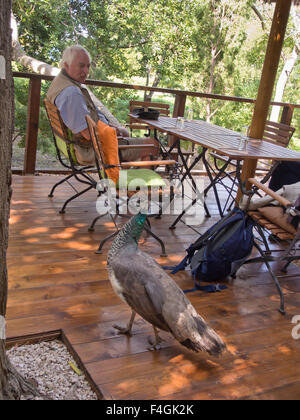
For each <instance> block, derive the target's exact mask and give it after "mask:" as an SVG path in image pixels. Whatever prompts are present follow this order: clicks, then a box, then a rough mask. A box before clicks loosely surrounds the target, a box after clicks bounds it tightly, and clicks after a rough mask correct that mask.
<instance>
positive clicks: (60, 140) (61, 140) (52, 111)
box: [44, 99, 78, 166]
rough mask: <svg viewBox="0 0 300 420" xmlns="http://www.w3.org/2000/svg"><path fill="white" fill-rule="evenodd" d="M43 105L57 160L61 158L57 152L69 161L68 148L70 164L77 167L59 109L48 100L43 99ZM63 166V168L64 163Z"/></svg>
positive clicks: (72, 147)
mask: <svg viewBox="0 0 300 420" xmlns="http://www.w3.org/2000/svg"><path fill="white" fill-rule="evenodd" d="M44 105H45V108H46V112H47V116H48V120H49V123H50V127H51V130H52V134H53V138H54V142H55V145H56V148H57V152H58V158H59V160H60V161H61V156H60V155H59V152H61V153H62V154H63V155H64V156H66V157H67V158H68V159H70V156H69V153H68V148H69V151H70V154H71V158H72V160H73V162H72V163H74V164H75V165H77V164H78V162H77V159H76V155H75V151H74V146H73V144H70V141H72V139H71V138H70V134H69V131H68V128H67V127H66V125H65V124H64V122H63V120H62V118H61V115H60V112H59V109H58V108H57V106H55V105H53V104H52V103H51V102H50V101H48V99H44ZM63 165H64V166H65V164H64V163H63Z"/></svg>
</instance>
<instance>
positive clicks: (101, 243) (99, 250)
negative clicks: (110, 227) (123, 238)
mask: <svg viewBox="0 0 300 420" xmlns="http://www.w3.org/2000/svg"><path fill="white" fill-rule="evenodd" d="M118 233H119V231H118V230H116V231H115V232H114V233H112V234H111V235H109V236H107V237H106V238H104V239H103V240H102V241H101V242H100V245H99V248H98V249H97V251H96V252H95V254H102V248H103V246H104V244H105V243H106V242H107V241H109V240H110V239H113V238H114V237H115V236H117V234H118Z"/></svg>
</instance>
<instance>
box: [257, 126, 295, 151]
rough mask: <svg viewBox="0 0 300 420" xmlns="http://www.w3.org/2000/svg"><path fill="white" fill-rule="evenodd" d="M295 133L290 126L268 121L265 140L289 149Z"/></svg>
mask: <svg viewBox="0 0 300 420" xmlns="http://www.w3.org/2000/svg"><path fill="white" fill-rule="evenodd" d="M294 131H295V128H294V127H292V126H290V125H287V124H282V123H276V122H273V121H266V125H265V131H264V134H263V139H264V140H267V141H269V142H270V143H276V144H279V145H280V146H284V147H287V146H288V145H289V142H290V140H291V138H292V135H293V134H294Z"/></svg>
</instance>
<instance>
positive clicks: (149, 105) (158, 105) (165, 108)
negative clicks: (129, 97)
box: [129, 101, 170, 132]
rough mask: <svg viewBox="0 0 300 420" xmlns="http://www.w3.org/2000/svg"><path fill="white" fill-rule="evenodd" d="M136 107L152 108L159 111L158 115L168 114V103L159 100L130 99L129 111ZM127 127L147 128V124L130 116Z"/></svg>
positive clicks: (132, 128)
mask: <svg viewBox="0 0 300 420" xmlns="http://www.w3.org/2000/svg"><path fill="white" fill-rule="evenodd" d="M137 108H152V109H155V110H157V111H159V113H160V115H162V116H164V117H168V116H169V115H170V105H169V104H163V103H160V102H143V101H130V102H129V112H132V111H133V110H135V109H137ZM129 128H130V130H131V132H132V130H149V126H148V125H147V124H142V123H139V122H137V121H134V120H133V119H132V118H130V117H129Z"/></svg>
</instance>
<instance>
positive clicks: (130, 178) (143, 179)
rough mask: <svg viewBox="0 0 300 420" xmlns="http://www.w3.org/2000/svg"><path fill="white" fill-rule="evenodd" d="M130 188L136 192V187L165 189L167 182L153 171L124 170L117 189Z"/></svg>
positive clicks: (121, 172)
mask: <svg viewBox="0 0 300 420" xmlns="http://www.w3.org/2000/svg"><path fill="white" fill-rule="evenodd" d="M128 186H129V187H130V190H132V191H133V190H135V188H136V187H143V186H145V187H148V188H149V187H164V186H166V183H165V181H164V180H163V179H162V177H161V176H160V175H159V174H157V173H156V172H154V171H152V170H151V169H126V170H125V169H124V170H121V171H120V177H119V181H118V183H117V188H122V187H123V188H124V187H126V188H127V187H128Z"/></svg>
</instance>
